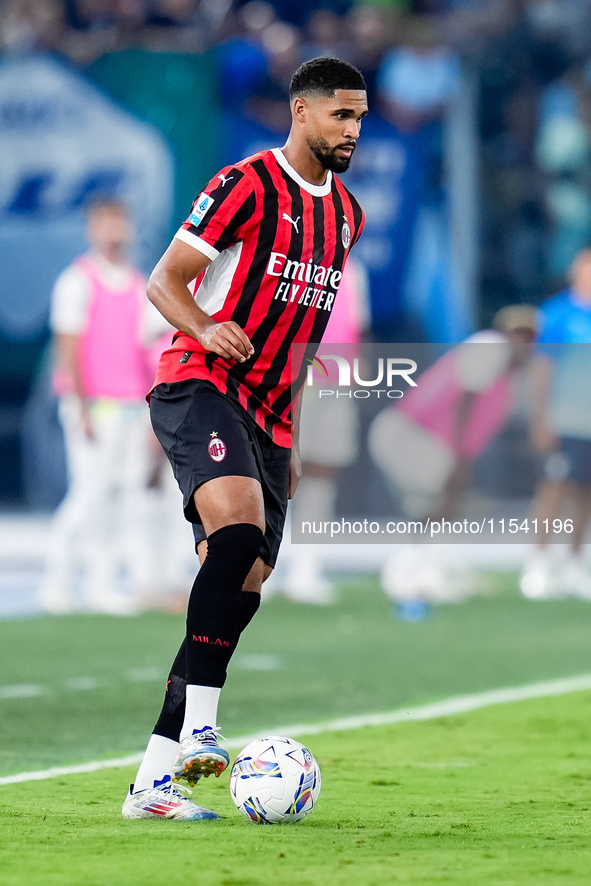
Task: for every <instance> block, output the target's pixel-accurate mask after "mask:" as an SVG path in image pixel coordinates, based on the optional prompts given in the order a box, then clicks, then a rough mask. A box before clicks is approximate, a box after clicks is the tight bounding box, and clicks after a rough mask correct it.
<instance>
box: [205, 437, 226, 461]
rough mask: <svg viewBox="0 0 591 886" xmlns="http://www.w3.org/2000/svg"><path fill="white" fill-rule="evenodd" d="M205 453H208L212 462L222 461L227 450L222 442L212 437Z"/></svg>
mask: <svg viewBox="0 0 591 886" xmlns="http://www.w3.org/2000/svg"><path fill="white" fill-rule="evenodd" d="M207 451H208V452H209V457H210V458H211V459H213V461H223V460H224V459H225V457H226V452H227V451H228V449H227V447H226V444H225V443H224V441H223V440H220V438H219V437H214V439H213V440H210V441H209V443H208V445H207Z"/></svg>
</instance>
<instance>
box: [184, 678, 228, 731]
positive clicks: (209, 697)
mask: <svg viewBox="0 0 591 886" xmlns="http://www.w3.org/2000/svg"><path fill="white" fill-rule="evenodd" d="M221 691H222V690H221V689H218V688H217V686H195V685H193V684H191V683H189V684H187V695H186V701H185V719H184V722H183V728H182V729H181V741H182V740H183V738H186V736H187V735H191V734H192V733H193V731H194V730H195V729H203V728H204V727H205V726H209V728H210V729H215V727H216V723H217V718H218V702H219V700H220V692H221Z"/></svg>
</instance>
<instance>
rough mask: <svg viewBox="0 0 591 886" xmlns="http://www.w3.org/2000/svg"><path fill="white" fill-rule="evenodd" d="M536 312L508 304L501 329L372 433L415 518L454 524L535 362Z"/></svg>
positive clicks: (383, 465) (443, 364) (438, 373)
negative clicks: (517, 380)
mask: <svg viewBox="0 0 591 886" xmlns="http://www.w3.org/2000/svg"><path fill="white" fill-rule="evenodd" d="M536 322H537V321H536V309H535V308H533V307H531V306H530V305H509V306H507V307H505V308H503V309H501V311H499V312H498V314H497V315H496V316H495V319H494V322H493V326H494V329H490V330H483V331H481V332H477V333H475V334H474V335H471V336H470V337H469V338H468V339H466V341H465V342H462V344H460V345H456V346H455V347H453V348H452V349H451V350H449V351H447V353H445V354H444V355H443V356H442V357H440V358H439V359H437V360H436V361H435V363H433V364H432V366H430V367H429V368H428V369H426V370H425V371H424V372H423V373H422V374H421V376H420V377H419V379H418V383H417V387H413V388H411V389H410V390H409V391H407V392H406V393H405V395H404V397H403V398H402V399H401V400H400V401H399V403H398V404H396V405H393V406H389V407H388V408H386V409H384V410H382V412H380V413H379V414H378V415H377V416H376V418H375V419H374V421H373V422H372V425H371V427H370V431H369V447H370V452H371V455H372V457H373V459H374V461H375V463H376V464H377V466H378V467H379V468H380V469H381V470H382V471H383V472H384V473H385V475H386V477H387V478H388V480H389V481H390V482H391V483H392V486H393V489H394V491H395V493H396V494H397V496H399V497H400V498H401V504H402V506H403V509H404V511H405V513H406V514H408V516H410V517H414V518H419V519H424V518H426V517H428V516H429V517H431V518H432V519H434V520H439V519H445V520H453V519H454V518H455V516H456V514H457V510H458V507H459V506H460V504H461V496H462V493H463V492H464V491H465V489H466V488H467V485H468V483H469V481H470V477H471V470H472V465H473V463H474V460H475V459H476V458H477V457H478V456H479V455H480V454H481V453H482V452H483V451H484V449H485V448H486V446H487V445H488V444H489V443H490V441H491V440H492V439H493V437H494V436H495V435H496V434H497V433H498V432H499V431H500V429H501V428H502V427H503V424H504V422H505V420H506V418H507V416H508V414H509V411H510V408H511V403H512V394H513V390H512V388H513V380H514V375H515V373H516V372H517V371H518V370H519V369H521V367H522V366H523V365H524V363H525V362H526V361H527V360H528V359H529V356H530V352H531V342H532V341H533V340H534V337H535V334H536Z"/></svg>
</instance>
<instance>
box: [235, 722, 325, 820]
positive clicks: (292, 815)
mask: <svg viewBox="0 0 591 886" xmlns="http://www.w3.org/2000/svg"><path fill="white" fill-rule="evenodd" d="M230 793H231V795H232V799H233V800H234V803H235V804H236V806H237V807H238V809H239V810H240V812H242V814H243V815H245V816H246V817H247V818H250V819H251V821H254V822H256V823H257V824H276V823H279V822H289V823H294V822H297V821H301V820H302V819H303V818H305V817H306V815H308V813H309V812H311V811H312V809H313V808H314V806H315V805H316V801H317V800H318V795H319V794H320V767H319V766H318V763H317V762H316V760H315V759H314V757H313V756H312V754H311V753H310V751H309V750H308V749H307V748H305V747H304V745H303V744H300V742H299V741H294V739H293V738H284V737H283V736H280V735H271V736H269V737H268V738H257V739H256V741H253V742H251V743H250V744H249V745H247V746H246V747H245V748H244V750H243V751H242V752H241V753H240V754H239V755H238V757H236V761H235V763H234V765H233V767H232V772H231V773H230Z"/></svg>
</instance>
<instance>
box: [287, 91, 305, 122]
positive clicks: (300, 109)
mask: <svg viewBox="0 0 591 886" xmlns="http://www.w3.org/2000/svg"><path fill="white" fill-rule="evenodd" d="M307 111H308V103H307V102H306V99H305V98H300V96H296V97H295V98H294V100H293V102H292V103H291V112H292V114H293V118H294V120H297V121H298V123H303V122H304V121H305V119H306V116H307Z"/></svg>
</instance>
